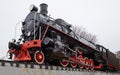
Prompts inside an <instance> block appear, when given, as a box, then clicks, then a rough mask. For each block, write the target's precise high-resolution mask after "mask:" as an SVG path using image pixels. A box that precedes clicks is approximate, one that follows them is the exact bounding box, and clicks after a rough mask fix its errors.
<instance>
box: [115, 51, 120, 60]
mask: <svg viewBox="0 0 120 75" xmlns="http://www.w3.org/2000/svg"><path fill="white" fill-rule="evenodd" d="M115 54H116V57H117V58H118V59H120V51H117V52H116V53H115Z"/></svg>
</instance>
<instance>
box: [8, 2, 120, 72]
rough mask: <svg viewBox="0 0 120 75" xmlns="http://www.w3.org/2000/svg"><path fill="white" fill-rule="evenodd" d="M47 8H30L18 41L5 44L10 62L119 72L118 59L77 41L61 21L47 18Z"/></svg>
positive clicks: (98, 47)
mask: <svg viewBox="0 0 120 75" xmlns="http://www.w3.org/2000/svg"><path fill="white" fill-rule="evenodd" d="M47 7H48V5H47V4H45V3H42V4H40V9H41V10H40V12H38V8H37V7H36V6H34V5H31V7H30V13H29V14H28V15H27V17H26V18H25V20H24V22H22V27H21V31H22V35H20V38H19V39H18V41H16V40H15V39H13V40H12V42H9V45H8V46H9V50H8V53H9V54H10V59H12V58H13V61H28V62H36V63H37V64H46V63H47V64H54V65H61V66H63V67H67V66H71V67H72V68H76V67H77V68H81V69H83V68H85V69H91V70H93V69H98V70H104V71H106V70H109V71H117V70H118V69H119V68H118V65H119V62H118V59H117V58H116V56H115V55H114V54H113V53H112V52H110V51H109V50H108V49H106V48H105V47H103V46H102V45H98V44H95V43H91V42H89V41H87V40H85V39H84V38H81V37H79V36H78V35H77V34H76V33H75V32H74V31H73V30H72V29H71V26H72V25H71V24H69V23H67V22H66V21H64V20H63V19H60V18H58V19H53V18H51V17H50V16H48V15H47V13H48V11H47ZM13 55H14V57H13Z"/></svg>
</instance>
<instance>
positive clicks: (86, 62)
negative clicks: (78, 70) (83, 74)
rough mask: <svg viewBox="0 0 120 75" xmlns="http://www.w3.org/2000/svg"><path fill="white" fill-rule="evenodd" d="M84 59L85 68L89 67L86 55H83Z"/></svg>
mask: <svg viewBox="0 0 120 75" xmlns="http://www.w3.org/2000/svg"><path fill="white" fill-rule="evenodd" d="M84 60H85V65H86V66H85V69H89V66H87V65H89V59H88V58H87V57H85V58H84Z"/></svg>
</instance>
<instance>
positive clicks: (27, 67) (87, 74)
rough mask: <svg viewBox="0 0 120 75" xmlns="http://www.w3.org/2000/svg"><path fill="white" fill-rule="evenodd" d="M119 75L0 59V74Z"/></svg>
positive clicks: (116, 74)
mask: <svg viewBox="0 0 120 75" xmlns="http://www.w3.org/2000/svg"><path fill="white" fill-rule="evenodd" d="M8 74H9V75H56V74H57V75H119V74H118V73H108V72H102V71H96V70H95V71H92V70H85V69H79V68H70V67H66V68H64V67H61V66H51V65H44V64H43V65H38V64H35V63H29V62H15V61H5V60H0V75H8Z"/></svg>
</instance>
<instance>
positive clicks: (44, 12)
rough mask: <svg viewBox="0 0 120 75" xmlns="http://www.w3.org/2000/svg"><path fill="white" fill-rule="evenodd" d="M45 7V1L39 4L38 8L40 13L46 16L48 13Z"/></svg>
mask: <svg viewBox="0 0 120 75" xmlns="http://www.w3.org/2000/svg"><path fill="white" fill-rule="evenodd" d="M47 7H48V5H47V4H45V3H42V4H40V9H41V10H40V14H42V15H44V16H47V13H48V11H47Z"/></svg>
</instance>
